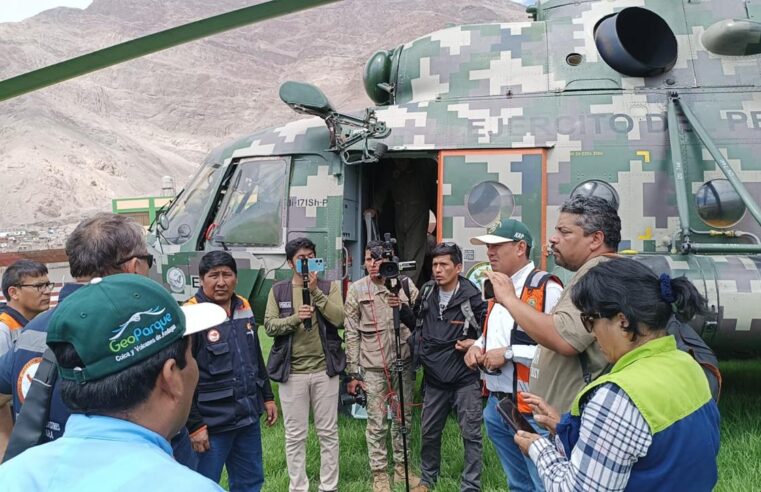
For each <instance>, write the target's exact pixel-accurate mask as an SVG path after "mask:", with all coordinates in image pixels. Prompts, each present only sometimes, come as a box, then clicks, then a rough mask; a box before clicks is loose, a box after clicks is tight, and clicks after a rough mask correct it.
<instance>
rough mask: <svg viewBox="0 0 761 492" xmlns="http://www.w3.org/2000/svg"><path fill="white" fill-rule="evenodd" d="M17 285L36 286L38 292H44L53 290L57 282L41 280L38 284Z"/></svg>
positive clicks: (23, 285) (21, 285)
mask: <svg viewBox="0 0 761 492" xmlns="http://www.w3.org/2000/svg"><path fill="white" fill-rule="evenodd" d="M17 287H34V288H35V289H37V292H39V293H40V294H42V293H43V292H45V291H52V290H53V287H55V284H54V283H53V282H39V283H36V284H18V285H17Z"/></svg>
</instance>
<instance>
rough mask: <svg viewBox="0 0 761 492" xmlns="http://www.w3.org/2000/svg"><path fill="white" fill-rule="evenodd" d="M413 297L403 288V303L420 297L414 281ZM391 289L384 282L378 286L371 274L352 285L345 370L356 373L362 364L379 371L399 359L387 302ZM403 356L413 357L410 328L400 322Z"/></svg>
mask: <svg viewBox="0 0 761 492" xmlns="http://www.w3.org/2000/svg"><path fill="white" fill-rule="evenodd" d="M407 282H409V288H410V297H411V298H412V299H407V295H406V294H405V292H404V289H400V291H399V298H400V299H401V301H402V303H404V304H407V305H409V306H412V305H413V304H414V303H415V300H416V299H417V296H418V290H417V288H416V287H415V284H414V283H413V282H412V281H411V280H407ZM389 294H390V292H389V291H388V290H387V289H386V287H385V286H383V285H377V284H375V283H373V281H372V280H370V277H369V276H366V277H362V278H361V279H359V280H357V281H356V282H354V283H353V284H352V285H351V286H350V287H349V292H348V293H347V294H346V303H345V304H344V337H345V340H346V372H347V373H349V374H353V373H357V372H358V370H359V367H362V368H363V369H370V370H380V369H383V368H384V366H385V367H389V368H391V367H392V364H393V362H394V360H395V359H396V343H395V339H394V317H393V308H391V307H390V306H389V305H388V296H389ZM400 327H401V330H400V332H399V338H400V339H401V351H402V354H401V356H402V359H403V360H406V359H409V358H410V349H409V346H408V345H407V339H408V338H409V336H410V329H409V328H408V327H407V326H406V325H405V324H404V323H401V325H400Z"/></svg>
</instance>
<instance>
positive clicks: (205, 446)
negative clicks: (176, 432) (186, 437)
mask: <svg viewBox="0 0 761 492" xmlns="http://www.w3.org/2000/svg"><path fill="white" fill-rule="evenodd" d="M190 444H191V445H192V446H193V451H195V452H196V453H205V452H206V451H208V450H209V449H211V445H210V444H209V431H208V429H207V428H206V427H201V428H200V429H199V430H197V431H195V432H194V433H192V434H191V435H190Z"/></svg>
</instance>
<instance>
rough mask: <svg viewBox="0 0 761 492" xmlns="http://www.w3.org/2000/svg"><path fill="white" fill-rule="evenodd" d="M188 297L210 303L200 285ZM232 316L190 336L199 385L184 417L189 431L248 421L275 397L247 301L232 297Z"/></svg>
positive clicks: (224, 427) (212, 430)
mask: <svg viewBox="0 0 761 492" xmlns="http://www.w3.org/2000/svg"><path fill="white" fill-rule="evenodd" d="M189 302H209V299H207V298H206V296H204V294H203V292H202V291H201V290H200V289H199V290H198V292H197V293H196V295H195V297H194V298H193V299H191V301H189ZM230 310H231V311H232V316H230V318H228V320H227V321H225V322H224V323H222V324H221V325H219V326H215V327H214V328H211V329H210V330H207V331H203V332H201V333H197V334H195V335H193V338H194V339H193V354H194V356H195V358H196V360H197V361H198V373H199V379H198V389H197V390H196V395H195V398H194V399H193V406H192V409H191V412H190V417H189V418H188V424H187V427H188V431H190V433H191V434H192V433H193V432H195V431H196V430H198V429H200V428H201V427H202V426H203V425H206V426H208V428H209V432H210V433H215V432H225V431H229V430H234V429H239V428H242V427H245V426H247V425H250V424H252V423H253V422H254V421H255V420H257V419H258V418H259V416H260V415H261V414H262V412H263V411H264V402H265V401H271V400H274V399H275V397H274V395H273V393H272V386H271V385H270V381H269V378H268V377H267V369H266V367H265V365H264V358H263V357H262V348H261V345H260V344H259V337H258V336H257V333H256V323H255V321H254V315H253V313H252V312H251V306H250V305H249V304H248V301H246V300H245V299H243V298H242V297H238V296H233V298H232V304H231V306H230Z"/></svg>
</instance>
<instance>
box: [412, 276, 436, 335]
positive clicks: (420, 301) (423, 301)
mask: <svg viewBox="0 0 761 492" xmlns="http://www.w3.org/2000/svg"><path fill="white" fill-rule="evenodd" d="M435 285H436V283H435V282H434V281H433V280H429V281H428V282H426V283H425V284H423V287H421V289H420V295H419V296H418V298H417V302H415V306H416V309H415V316H416V318H417V320H416V321H415V329H416V330H417V329H418V328H421V327H422V326H423V318H425V313H426V312H427V311H428V299H429V298H430V297H431V293H433V288H434V286H435Z"/></svg>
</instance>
